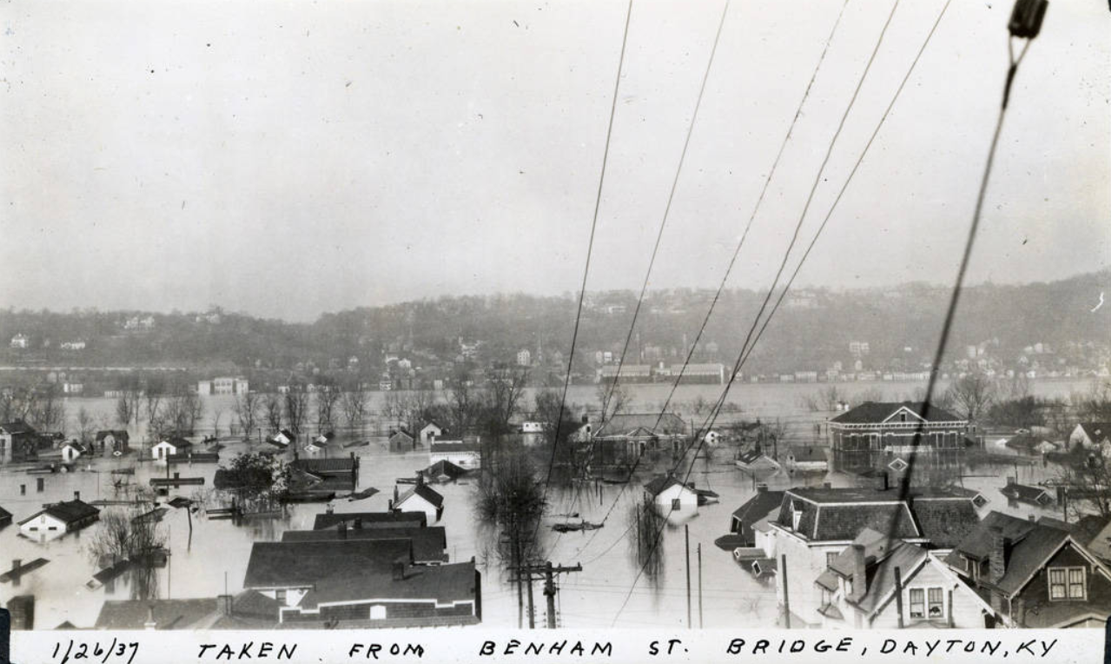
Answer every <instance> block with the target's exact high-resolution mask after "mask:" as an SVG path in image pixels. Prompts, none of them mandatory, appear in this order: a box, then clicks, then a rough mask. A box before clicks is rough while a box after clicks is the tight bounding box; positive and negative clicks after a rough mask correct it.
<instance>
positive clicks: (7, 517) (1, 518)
mask: <svg viewBox="0 0 1111 664" xmlns="http://www.w3.org/2000/svg"><path fill="white" fill-rule="evenodd" d="M11 520H12V513H11V512H9V511H8V510H6V509H4V508H3V507H0V523H3V522H5V521H11Z"/></svg>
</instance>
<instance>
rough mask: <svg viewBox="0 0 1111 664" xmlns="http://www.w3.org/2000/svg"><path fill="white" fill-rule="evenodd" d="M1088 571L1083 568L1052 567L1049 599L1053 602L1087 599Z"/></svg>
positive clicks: (1050, 569)
mask: <svg viewBox="0 0 1111 664" xmlns="http://www.w3.org/2000/svg"><path fill="white" fill-rule="evenodd" d="M1087 586H1088V584H1087V578H1086V570H1085V569H1084V568H1083V567H1050V568H1049V599H1050V600H1053V601H1060V600H1070V599H1079V600H1083V599H1086V598H1087V596H1088V593H1087Z"/></svg>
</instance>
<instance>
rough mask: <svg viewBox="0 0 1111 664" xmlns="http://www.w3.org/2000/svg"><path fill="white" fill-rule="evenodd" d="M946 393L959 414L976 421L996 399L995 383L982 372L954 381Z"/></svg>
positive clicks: (949, 401)
mask: <svg viewBox="0 0 1111 664" xmlns="http://www.w3.org/2000/svg"><path fill="white" fill-rule="evenodd" d="M945 394H946V399H947V401H948V403H949V404H950V405H951V406H952V408H953V410H955V411H956V413H957V415H959V416H961V417H962V418H964V419H966V420H970V421H976V420H979V419H980V418H981V417H982V416H983V415H984V414H985V412H986V411H987V409H988V408H989V407H990V406H991V403H992V400H994V399H995V384H994V383H992V381H991V380H990V379H989V378H988V377H987V376H985V375H984V374H982V373H972V374H968V375H967V376H964V377H963V378H958V379H957V380H955V381H953V382H952V383H951V384H950V385H949V388H948V389H947V390H946V391H945Z"/></svg>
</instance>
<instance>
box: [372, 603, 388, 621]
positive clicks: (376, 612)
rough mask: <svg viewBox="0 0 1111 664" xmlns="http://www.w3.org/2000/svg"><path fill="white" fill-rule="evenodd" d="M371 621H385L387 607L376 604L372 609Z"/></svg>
mask: <svg viewBox="0 0 1111 664" xmlns="http://www.w3.org/2000/svg"><path fill="white" fill-rule="evenodd" d="M370 619H371V620H385V619H386V607H385V606H383V605H381V604H375V605H374V606H372V607H370Z"/></svg>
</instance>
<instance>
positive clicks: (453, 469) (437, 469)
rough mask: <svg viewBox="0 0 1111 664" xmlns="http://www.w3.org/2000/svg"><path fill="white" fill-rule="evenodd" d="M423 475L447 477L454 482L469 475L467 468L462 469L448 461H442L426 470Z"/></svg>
mask: <svg viewBox="0 0 1111 664" xmlns="http://www.w3.org/2000/svg"><path fill="white" fill-rule="evenodd" d="M421 473H422V474H423V475H425V476H427V477H447V478H448V479H451V480H454V479H456V478H458V477H462V476H463V475H466V474H467V469H466V468H460V467H459V466H457V465H455V464H454V463H452V462H450V461H448V460H447V459H440V460H439V461H437V462H436V463H434V464H432V465H431V466H429V467H427V468H425V469H424V470H422V471H421Z"/></svg>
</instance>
